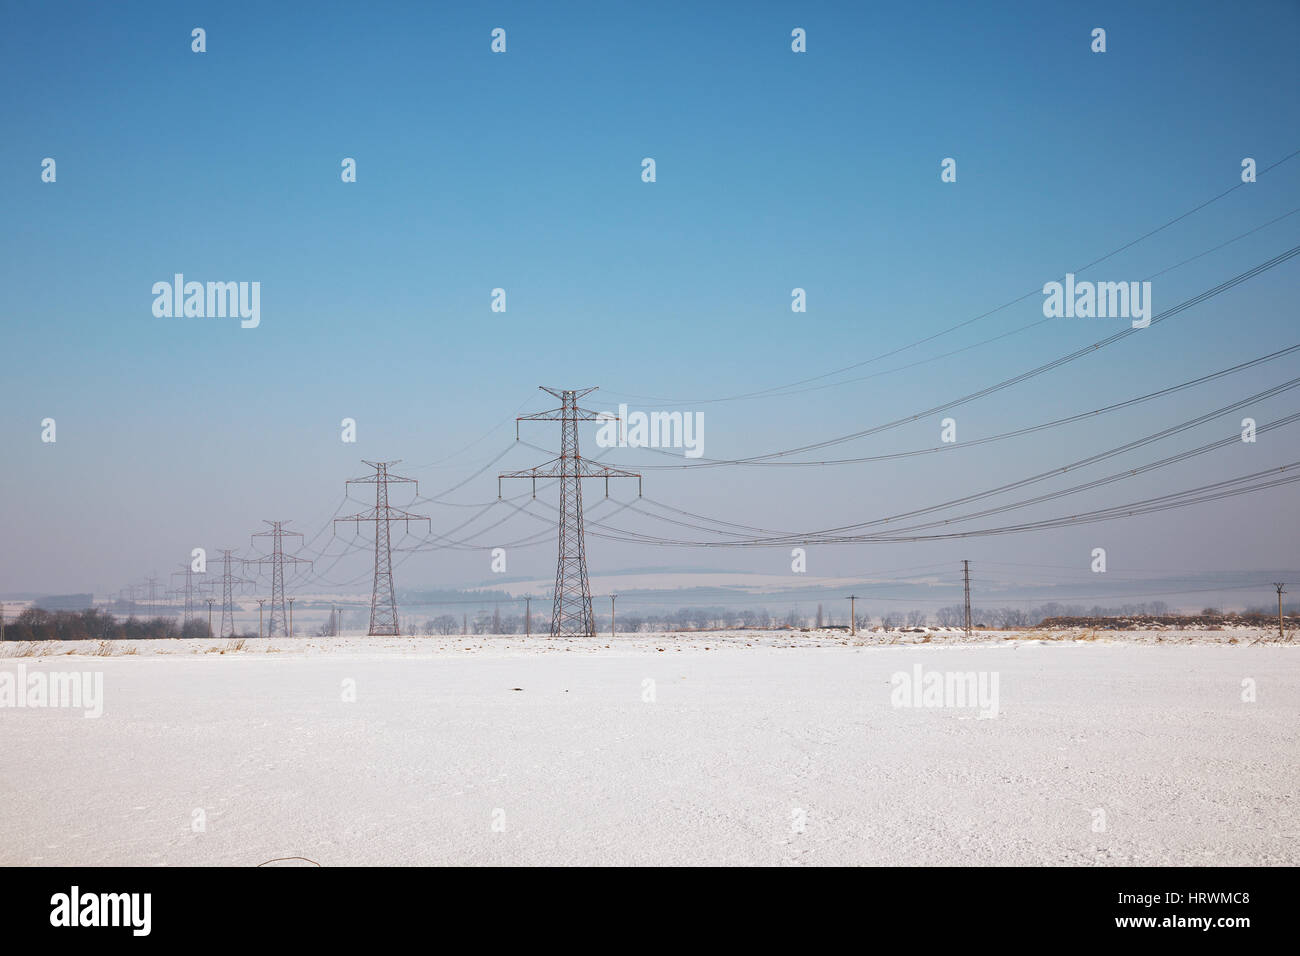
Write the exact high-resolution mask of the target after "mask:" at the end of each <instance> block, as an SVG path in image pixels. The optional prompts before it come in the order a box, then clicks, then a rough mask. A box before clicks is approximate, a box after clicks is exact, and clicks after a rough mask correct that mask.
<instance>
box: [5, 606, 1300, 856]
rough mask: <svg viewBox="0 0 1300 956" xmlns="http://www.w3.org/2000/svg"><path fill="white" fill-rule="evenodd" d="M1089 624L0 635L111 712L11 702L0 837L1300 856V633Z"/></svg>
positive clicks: (199, 846)
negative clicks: (1101, 825)
mask: <svg viewBox="0 0 1300 956" xmlns="http://www.w3.org/2000/svg"><path fill="white" fill-rule="evenodd" d="M1089 633H1090V632H1077V633H1076V632H1032V631H1027V632H1019V633H1018V634H1017V635H1016V638H1014V639H1007V635H1005V634H998V633H987V634H978V635H975V639H974V640H972V641H971V642H969V643H967V642H966V641H965V638H964V635H960V634H959V633H952V632H937V633H936V632H934V631H930V632H925V633H900V632H893V633H871V634H859V635H858V637H857V638H856V639H854V638H851V637H850V636H849V635H848V634H846V633H841V632H835V631H821V632H806V633H804V632H752V631H733V632H722V633H697V634H689V635H661V634H653V635H647V634H639V635H634V636H624V635H620V636H619V637H618V638H615V639H612V640H611V639H610V638H609V637H608V636H604V637H602V638H600V639H598V640H596V641H587V640H572V641H554V642H553V641H549V640H547V639H545V638H541V637H536V636H534V637H532V638H523V637H519V636H515V637H509V636H501V637H481V636H471V637H462V636H452V637H448V638H366V637H360V636H354V637H344V638H339V639H297V640H294V641H288V640H285V639H279V638H277V639H274V640H270V641H248V642H247V643H246V644H245V645H244V647H243V649H239V650H237V649H235V647H234V645H232V644H231V643H230V642H226V641H219V640H213V641H158V642H139V643H138V645H134V646H132V645H128V644H120V645H113V646H109V647H104V648H100V647H99V646H98V645H95V644H93V643H92V644H86V643H80V644H78V645H46V646H43V647H40V648H32V647H28V646H22V645H13V646H4V647H0V654H4V655H6V656H4V657H3V659H0V675H3V673H4V672H6V671H11V672H14V673H15V674H16V673H18V668H20V667H23V668H26V670H27V672H28V673H31V672H33V671H37V670H46V671H59V670H62V671H78V672H80V671H85V670H93V671H102V673H103V688H104V691H103V692H104V712H103V716H102V717H99V718H89V719H88V718H85V717H83V716H82V713H81V712H80V711H77V710H74V709H66V708H8V707H5V708H0V722H2V726H0V766H2V767H3V768H4V773H3V774H0V864H4V865H15V864H17V865H24V864H39V865H87V864H125V865H164V864H166V865H189V864H200V865H207V864H225V865H254V864H258V863H261V862H264V861H266V860H271V859H273V858H280V857H294V856H300V857H306V858H308V859H310V860H314V861H317V862H319V863H321V864H322V865H326V866H340V865H358V864H360V865H382V864H761V865H783V864H796V865H797V864H815V865H825V864H903V865H919V864H943V863H948V864H959V865H991V864H1011V865H1018V864H1157V865H1160V864H1190V865H1195V864H1226V865H1259V864H1286V865H1295V864H1296V863H1297V862H1300V818H1298V817H1297V814H1296V813H1295V806H1296V801H1297V797H1298V795H1300V770H1298V769H1297V768H1298V767H1300V760H1297V756H1298V753H1297V751H1298V749H1300V748H1298V747H1297V719H1296V718H1297V712H1298V711H1300V653H1297V649H1296V648H1297V646H1300V644H1293V646H1287V645H1285V644H1283V645H1278V644H1276V643H1262V642H1261V643H1258V644H1251V643H1250V642H1251V641H1253V640H1255V639H1256V638H1257V637H1261V636H1266V635H1267V632H1254V631H1249V630H1240V629H1238V630H1227V631H1221V632H1174V631H1161V632H1158V633H1157V632H1095V633H1092V634H1091V636H1090V637H1089V636H1088V634H1089ZM926 638H929V643H922V642H923V641H924V640H925V639H926ZM1081 638H1083V639H1081ZM1157 638H1158V639H1159V642H1158V643H1157ZM1231 640H1236V641H1237V643H1236V644H1229V643H1227V642H1228V641H1231ZM891 641H895V642H896V643H890V642H891ZM223 651H224V653H223ZM14 654H22V655H28V654H31V655H33V656H20V657H15V656H12V655H14ZM918 663H919V664H921V665H922V667H923V668H924V669H925V670H927V671H929V670H940V671H960V672H973V671H983V672H993V673H996V674H997V675H998V676H999V678H1000V679H999V682H998V686H999V688H1000V702H999V708H998V716H997V717H996V718H992V719H980V718H979V716H978V714H977V712H976V711H975V710H973V709H961V708H951V707H950V708H938V709H933V708H931V709H927V708H899V707H895V706H892V704H891V690H892V687H891V677H892V676H893V675H894V674H895V673H898V672H910V671H911V670H912V669H913V668H914V666H915V665H916V664H918ZM1247 679H1249V680H1250V681H1253V682H1254V686H1255V688H1256V691H1257V701H1256V702H1253V703H1247V702H1245V701H1243V699H1242V698H1243V681H1245V680H1247ZM647 680H650V681H653V699H651V700H647V699H646V697H647V696H649V695H648V693H647V688H648V686H649V685H647V684H646V683H645V682H646V681H647ZM348 682H353V684H351V685H350V684H349V683H348ZM349 686H354V687H355V701H348V700H346V699H345V697H346V696H347V694H346V691H347V689H348V687H349ZM199 810H201V811H203V813H204V815H205V826H204V827H203V829H202V830H201V831H200V832H196V831H195V829H194V828H193V827H192V821H193V820H194V815H195V811H199ZM1098 810H1103V811H1104V812H1105V829H1104V830H1103V831H1100V832H1098V831H1096V830H1094V821H1095V820H1097V819H1098V815H1097V813H1096V811H1098ZM800 819H802V820H804V821H806V822H805V824H804V827H803V829H802V832H800V831H799V828H798V826H797V821H799V820H800ZM494 821H495V822H496V823H497V827H496V828H495V829H494V825H493V824H494Z"/></svg>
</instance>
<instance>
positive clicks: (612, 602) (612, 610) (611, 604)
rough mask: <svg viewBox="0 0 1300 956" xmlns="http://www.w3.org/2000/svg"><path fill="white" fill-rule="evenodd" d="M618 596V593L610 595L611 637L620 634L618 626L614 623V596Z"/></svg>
mask: <svg viewBox="0 0 1300 956" xmlns="http://www.w3.org/2000/svg"><path fill="white" fill-rule="evenodd" d="M616 597H618V595H617V594H611V595H610V596H609V636H610V637H611V638H613V637H617V636H618V628H617V627H615V625H614V598H616Z"/></svg>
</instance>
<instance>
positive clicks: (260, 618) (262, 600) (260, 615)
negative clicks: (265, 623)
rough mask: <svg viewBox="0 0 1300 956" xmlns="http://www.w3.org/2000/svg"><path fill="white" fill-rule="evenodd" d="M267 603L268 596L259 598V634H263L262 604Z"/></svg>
mask: <svg viewBox="0 0 1300 956" xmlns="http://www.w3.org/2000/svg"><path fill="white" fill-rule="evenodd" d="M264 604H266V598H258V599H257V636H258V637H261V636H262V606H263V605H264Z"/></svg>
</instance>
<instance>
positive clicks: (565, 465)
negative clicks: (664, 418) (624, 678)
mask: <svg viewBox="0 0 1300 956" xmlns="http://www.w3.org/2000/svg"><path fill="white" fill-rule="evenodd" d="M541 389H542V391H544V392H548V393H549V394H551V395H554V396H555V397H556V398H558V399H559V400H560V402H561V405H560V407H559V408H553V409H551V410H550V411H548V412H538V413H536V414H534V415H521V416H519V417H518V418H516V419H515V440H516V441H517V440H518V439H519V422H522V421H531V422H560V423H561V427H560V457H559V458H555V459H552V460H551V461H548V462H546V464H544V465H538V466H537V467H535V468H529V469H526V470H524V471H511V472H504V473H502V474H500V475H498V476H497V497H498V498H500V497H501V479H502V478H531V479H532V481H533V497H534V498H536V497H537V479H538V478H558V479H560V533H559V539H560V540H559V546H560V547H559V551H560V553H559V559H558V561H557V563H556V568H555V600H554V605H553V606H552V609H551V637H562V636H569V635H579V636H585V637H595V636H596V618H595V616H594V615H593V614H592V612H591V585H590V584H589V583H588V582H587V544H586V538H585V535H584V533H583V528H582V479H583V478H604V479H605V495H606V496H607V497H608V495H609V479H611V478H635V479H636V480H637V495H638V496H640V494H641V476H640V475H639V474H637V473H636V472H632V471H624V470H623V469H621V468H610V467H609V466H607V465H593V464H592V463H591V462H589V461H587V460H586V459H584V458H583V457H582V456H581V455H580V454H579V453H578V422H593V421H617V419H616V418H614V417H613V416H611V415H607V414H601V413H597V412H592V411H588V410H587V409H585V408H579V407H578V399H579V398H581V397H582V396H584V395H586V394H588V393H590V392H594V391H595V390H596V389H595V388H584V389H555V388H547V387H546V386H545V385H543V386H541Z"/></svg>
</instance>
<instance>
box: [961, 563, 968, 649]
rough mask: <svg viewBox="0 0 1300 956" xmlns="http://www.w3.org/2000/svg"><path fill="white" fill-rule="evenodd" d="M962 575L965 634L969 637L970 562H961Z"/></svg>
mask: <svg viewBox="0 0 1300 956" xmlns="http://www.w3.org/2000/svg"><path fill="white" fill-rule="evenodd" d="M961 567H962V576H963V577H964V578H965V579H966V636H967V637H970V562H969V561H963V562H962V563H961Z"/></svg>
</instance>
